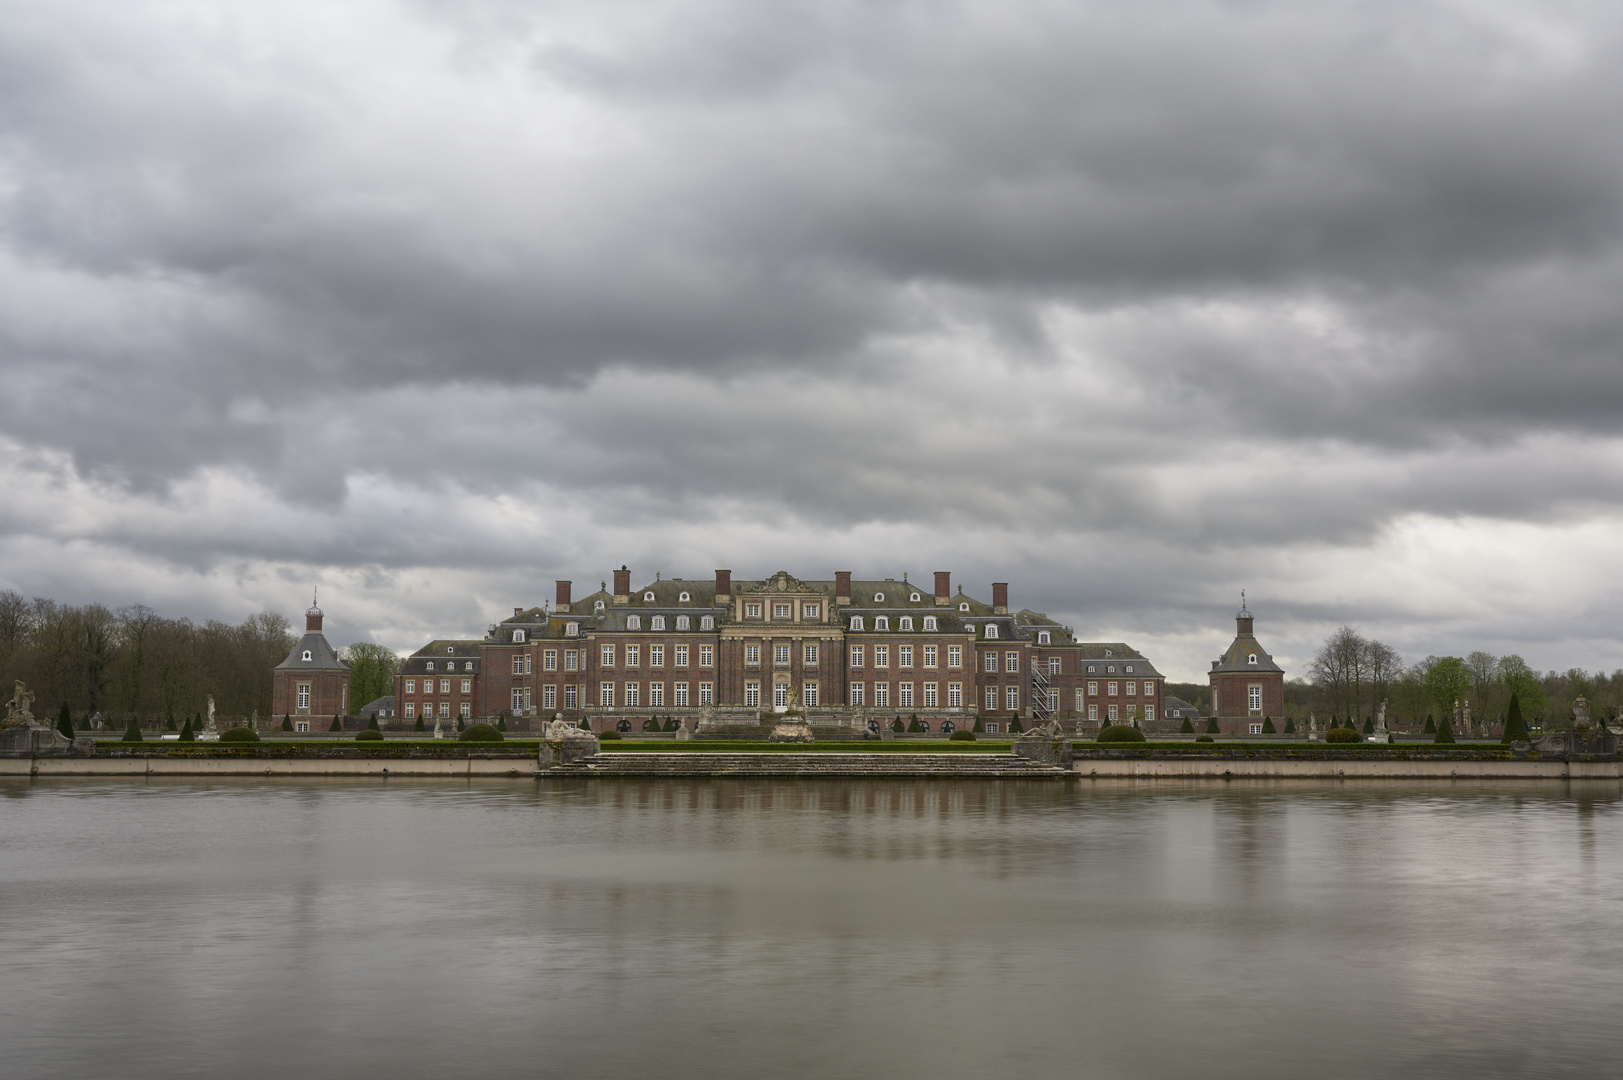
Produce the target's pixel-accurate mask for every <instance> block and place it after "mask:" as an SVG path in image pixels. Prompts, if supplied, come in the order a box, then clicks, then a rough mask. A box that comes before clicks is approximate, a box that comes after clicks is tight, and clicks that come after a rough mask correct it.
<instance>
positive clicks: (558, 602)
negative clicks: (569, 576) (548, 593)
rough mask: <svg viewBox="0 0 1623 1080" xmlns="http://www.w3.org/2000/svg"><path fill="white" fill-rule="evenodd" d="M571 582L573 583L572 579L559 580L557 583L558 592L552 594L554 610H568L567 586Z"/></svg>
mask: <svg viewBox="0 0 1623 1080" xmlns="http://www.w3.org/2000/svg"><path fill="white" fill-rule="evenodd" d="M573 584H575V583H574V582H573V581H560V582H558V583H557V587H558V592H557V593H556V595H554V597H553V603H552V606H553V607H554V608H555V609H556V610H558V611H563V612H567V611H568V610H569V587H570V586H571V585H573Z"/></svg>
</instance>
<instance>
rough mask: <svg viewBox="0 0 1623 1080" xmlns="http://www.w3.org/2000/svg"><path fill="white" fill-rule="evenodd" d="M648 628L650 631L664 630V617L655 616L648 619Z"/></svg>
mask: <svg viewBox="0 0 1623 1080" xmlns="http://www.w3.org/2000/svg"><path fill="white" fill-rule="evenodd" d="M648 628H649V629H650V630H663V629H665V616H663V615H655V616H654V617H653V618H652V619H649V620H648Z"/></svg>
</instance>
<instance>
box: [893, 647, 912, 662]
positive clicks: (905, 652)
mask: <svg viewBox="0 0 1623 1080" xmlns="http://www.w3.org/2000/svg"><path fill="white" fill-rule="evenodd" d="M896 666H897V667H899V668H910V667H912V666H913V646H911V645H898V646H896Z"/></svg>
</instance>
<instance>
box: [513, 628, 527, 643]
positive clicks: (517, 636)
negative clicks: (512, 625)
mask: <svg viewBox="0 0 1623 1080" xmlns="http://www.w3.org/2000/svg"><path fill="white" fill-rule="evenodd" d="M513 644H514V645H522V644H524V631H522V630H514V631H513Z"/></svg>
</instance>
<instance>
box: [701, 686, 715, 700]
mask: <svg viewBox="0 0 1623 1080" xmlns="http://www.w3.org/2000/svg"><path fill="white" fill-rule="evenodd" d="M715 703H716V684H715V683H707V682H702V683H700V684H699V704H700V705H714V704H715Z"/></svg>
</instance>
